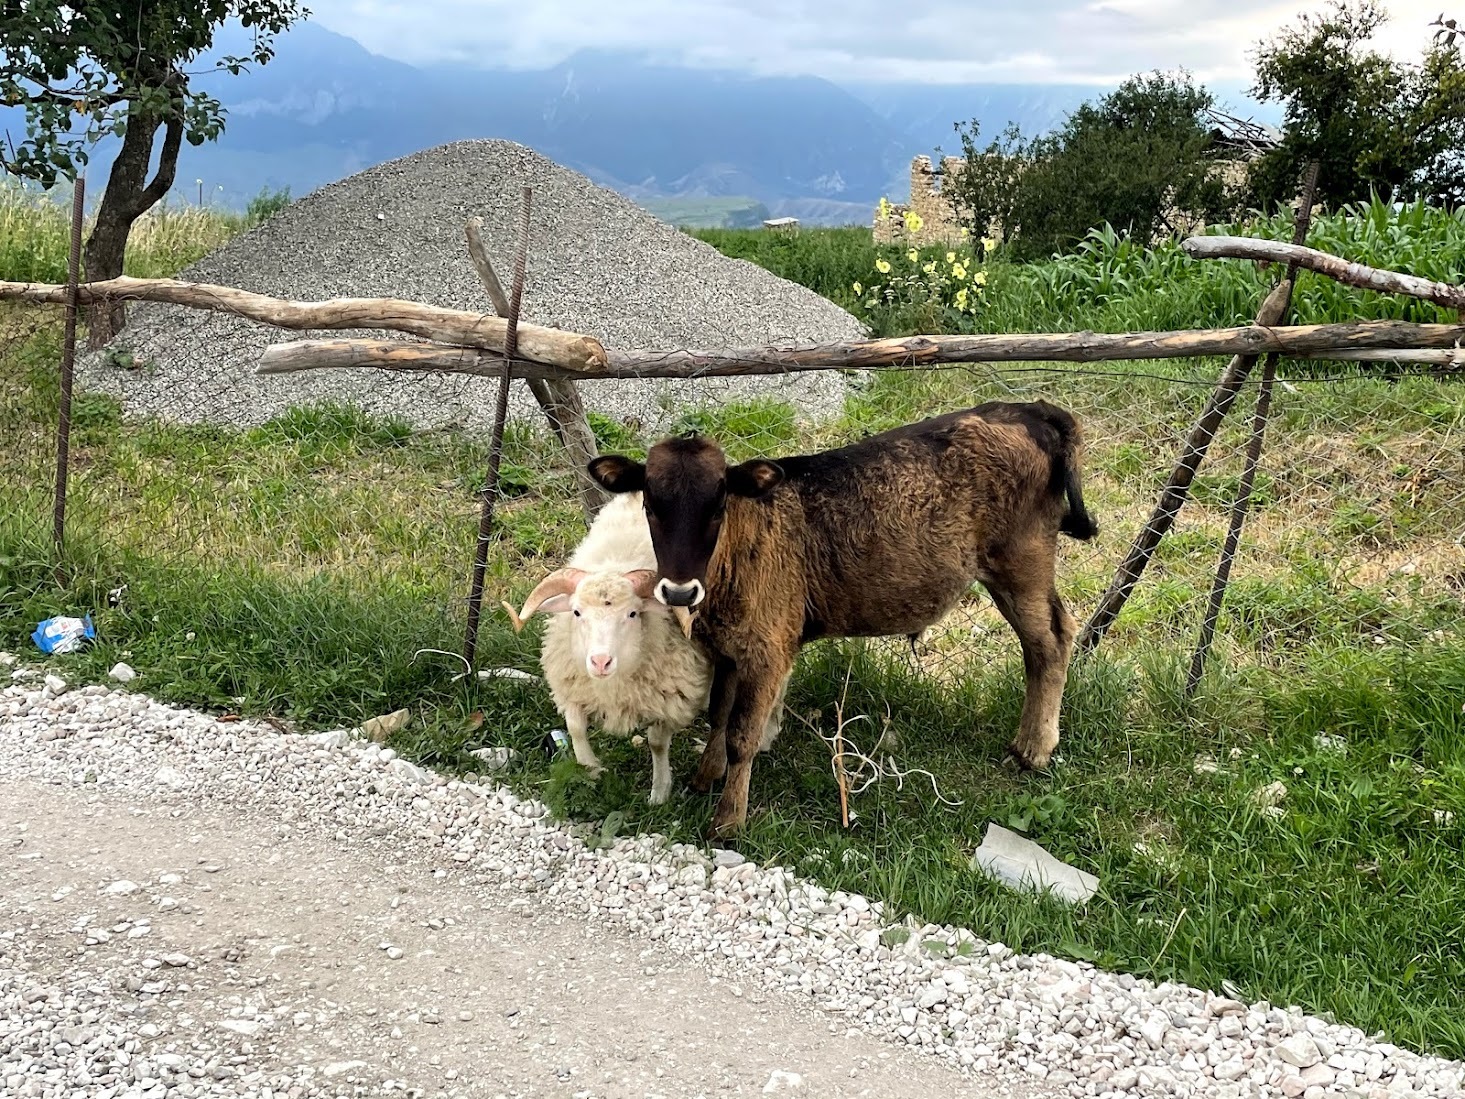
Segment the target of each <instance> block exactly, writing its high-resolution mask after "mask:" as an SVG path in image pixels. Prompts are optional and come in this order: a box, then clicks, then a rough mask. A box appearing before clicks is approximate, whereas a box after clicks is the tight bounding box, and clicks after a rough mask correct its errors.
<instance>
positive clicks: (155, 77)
mask: <svg viewBox="0 0 1465 1099" xmlns="http://www.w3.org/2000/svg"><path fill="white" fill-rule="evenodd" d="M308 14H309V13H308V12H307V11H305V10H304V9H302V8H300V7H299V6H298V4H297V3H296V0H153V2H150V3H146V4H115V3H105V2H100V0H65V2H62V0H27V2H26V3H21V4H16V3H10V4H6V5H5V17H4V19H3V20H0V101H3V102H4V103H6V104H8V105H11V106H15V105H23V106H24V107H25V111H26V120H27V124H28V129H29V133H28V134H27V137H26V139H25V140H24V141H22V142H20V143H19V144H17V145H14V146H13V147H12V146H8V145H7V146H6V147H5V148H4V149H0V168H3V169H4V170H5V171H6V172H9V173H10V174H12V175H16V176H20V177H21V178H24V179H31V180H35V181H37V182H39V183H41V184H42V185H43V186H46V187H50V186H52V185H53V184H54V183H55V182H56V181H57V180H58V179H62V178H64V179H75V178H76V176H77V175H78V174H79V171H80V169H81V167H82V166H84V165H85V164H86V161H87V153H86V149H87V146H88V145H90V144H92V143H93V142H94V141H95V140H96V139H97V138H98V137H100V136H102V135H103V134H106V133H111V134H114V135H117V136H121V135H122V134H123V133H124V132H125V131H126V129H127V127H128V124H129V122H132V121H134V120H135V121H137V122H139V123H140V124H143V125H146V126H149V127H151V128H153V129H156V128H157V127H158V126H160V125H163V124H165V123H174V124H177V125H179V126H180V127H181V136H182V137H183V138H185V139H186V140H187V141H188V142H189V143H190V144H193V145H199V144H202V143H203V142H204V141H208V140H212V139H213V138H215V137H217V136H218V135H219V133H220V132H221V131H222V129H223V125H224V115H223V109H222V107H221V105H220V103H219V101H218V100H217V99H216V98H214V97H213V96H211V95H208V94H206V93H204V92H200V91H197V90H195V89H193V88H192V87H190V84H189V81H190V79H191V77H192V76H194V75H196V74H195V73H194V72H192V71H190V70H189V69H188V68H187V67H188V66H189V65H190V64H191V63H192V62H194V61H195V60H197V58H198V57H199V55H200V54H201V53H203V52H204V51H205V50H207V49H208V48H209V47H210V46H211V45H212V44H213V40H214V33H215V32H216V31H217V30H218V28H219V26H220V25H222V24H223V23H224V22H225V21H226V20H229V19H238V20H239V21H240V23H241V24H242V25H243V26H244V27H245V28H246V29H248V30H251V31H252V32H253V33H254V42H253V45H252V47H251V49H250V52H249V55H248V56H245V57H234V56H229V57H224V58H221V59H220V60H219V62H218V64H217V65H216V66H215V69H216V71H219V70H221V71H227V72H230V73H233V74H235V75H238V74H239V73H240V72H243V71H244V70H245V68H247V67H248V66H249V65H250V64H251V63H253V64H260V65H263V64H264V63H265V62H267V61H269V60H270V58H271V57H272V56H273V55H274V47H273V41H274V36H275V35H277V34H279V33H280V32H281V31H283V30H284V29H285V28H286V27H288V26H289V25H290V24H291V23H292V22H293V21H294V20H295V19H297V18H302V17H304V16H306V15H308ZM175 155H176V152H175Z"/></svg>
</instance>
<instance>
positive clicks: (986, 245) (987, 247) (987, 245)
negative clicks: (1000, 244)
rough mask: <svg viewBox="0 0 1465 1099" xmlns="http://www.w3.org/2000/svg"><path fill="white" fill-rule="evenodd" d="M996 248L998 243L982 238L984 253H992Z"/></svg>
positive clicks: (988, 238)
mask: <svg viewBox="0 0 1465 1099" xmlns="http://www.w3.org/2000/svg"><path fill="white" fill-rule="evenodd" d="M996 247H997V242H996V241H995V240H993V239H992V238H991V237H983V238H982V251H984V252H991V251H992V250H994V249H995V248H996Z"/></svg>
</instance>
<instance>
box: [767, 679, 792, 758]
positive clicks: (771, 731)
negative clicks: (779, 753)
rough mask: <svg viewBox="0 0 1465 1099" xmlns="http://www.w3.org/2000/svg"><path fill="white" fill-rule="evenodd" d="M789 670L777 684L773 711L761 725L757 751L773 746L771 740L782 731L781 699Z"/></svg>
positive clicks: (782, 698)
mask: <svg viewBox="0 0 1465 1099" xmlns="http://www.w3.org/2000/svg"><path fill="white" fill-rule="evenodd" d="M793 674H794V673H793V672H792V670H790V672H789V673H788V675H786V676H784V677H783V682H782V683H780V684H779V685H778V698H777V700H775V701H774V703H773V711H772V712H771V713H770V714H769V715H768V723H767V724H766V725H764V726H763V739H762V740H761V741H760V742H759V743H758V751H760V752H766V751H768V750H769V749H770V748H772V747H773V742H774V741H775V740H777V739H778V734H779V733H781V732H783V700H784V696H785V695H787V694H788V681H789V680H790V679H792V678H793Z"/></svg>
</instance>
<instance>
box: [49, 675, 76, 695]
mask: <svg viewBox="0 0 1465 1099" xmlns="http://www.w3.org/2000/svg"><path fill="white" fill-rule="evenodd" d="M46 690H48V691H50V692H51V694H53V695H64V694H65V693H66V692H67V691H68V690H70V687H69V686H68V685H67V683H66V680H64V679H62V678H61V677H60V676H59V675H48V676H46Z"/></svg>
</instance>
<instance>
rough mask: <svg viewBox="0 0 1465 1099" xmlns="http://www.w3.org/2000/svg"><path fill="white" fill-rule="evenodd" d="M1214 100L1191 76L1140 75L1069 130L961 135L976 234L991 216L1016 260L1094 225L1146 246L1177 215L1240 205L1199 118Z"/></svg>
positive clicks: (964, 202)
mask: <svg viewBox="0 0 1465 1099" xmlns="http://www.w3.org/2000/svg"><path fill="white" fill-rule="evenodd" d="M1213 103H1214V99H1213V97H1212V96H1211V94H1210V93H1209V92H1208V91H1206V90H1205V89H1204V88H1202V87H1197V86H1195V85H1194V84H1192V83H1191V81H1190V78H1189V77H1188V76H1182V77H1170V76H1166V75H1163V74H1161V73H1154V74H1151V75H1149V76H1135V77H1131V78H1130V79H1129V80H1126V81H1125V82H1124V83H1123V84H1122V85H1120V87H1119V88H1118V90H1116V91H1115V92H1113V93H1112V94H1110V95H1108V96H1105V97H1104V98H1103V99H1101V100H1099V101H1098V102H1096V103H1085V104H1084V105H1083V106H1081V107H1079V108H1078V110H1076V111H1074V112H1073V114H1072V115H1070V116H1069V118H1068V121H1067V122H1066V123H1065V124H1064V125H1063V127H1062V128H1060V129H1059V130H1057V131H1055V132H1054V133H1052V134H1049V135H1047V136H1044V137H1038V138H1032V139H1024V138H1023V136H1022V134H1021V132H1020V131H1019V130H1018V129H1017V127H1015V126H1010V127H1009V128H1008V129H1007V130H1006V131H1005V132H1004V133H1003V134H1002V135H1001V136H1000V137H999V138H998V139H997V140H996V141H993V142H991V143H990V144H988V145H987V146H986V147H985V148H982V147H980V146H979V145H978V144H977V140H978V135H979V132H980V128H979V125H978V124H977V123H975V122H973V123H972V124H971V125H970V127H969V128H968V129H966V130H964V131H962V129H961V127H958V130H959V131H961V141H962V151H963V154H964V155H965V156H966V160H967V168H966V170H965V171H964V172H963V174H962V177H961V179H960V180H959V181H957V182H956V183H955V184H954V187H955V193H956V198H957V203H958V205H959V207H961V208H962V209H963V210H964V211H965V213H966V215H967V216H968V217H969V218H970V222H969V226H970V228H971V229H972V231H973V232H985V231H986V229H987V228H988V226H990V225H991V224H992V222H993V220H994V219H996V220H997V221H999V222H1000V223H1001V225H1002V227H1003V232H1004V234H1005V235H1006V237H1007V242H1008V247H1009V248H1010V250H1011V253H1012V255H1013V257H1014V258H1016V259H1019V260H1034V259H1043V258H1046V257H1048V256H1050V255H1053V254H1055V253H1059V252H1066V251H1068V250H1069V249H1071V248H1073V247H1074V246H1075V245H1077V244H1078V242H1079V241H1081V240H1083V239H1084V236H1085V235H1086V234H1087V233H1088V231H1089V230H1090V229H1092V228H1093V227H1095V226H1097V225H1104V224H1108V225H1112V226H1115V227H1116V228H1118V229H1121V230H1122V231H1124V232H1125V233H1127V234H1128V235H1130V236H1132V237H1134V238H1135V239H1137V240H1140V241H1142V242H1145V243H1149V242H1151V241H1153V240H1155V239H1157V238H1158V237H1160V236H1163V235H1166V234H1169V233H1171V232H1173V231H1174V229H1175V226H1174V225H1173V224H1172V222H1171V217H1172V214H1171V211H1172V210H1175V209H1178V210H1181V211H1184V212H1185V213H1186V214H1187V215H1189V216H1198V217H1200V218H1202V219H1203V220H1206V221H1211V220H1214V219H1216V218H1219V217H1222V216H1225V215H1227V214H1228V213H1230V212H1232V211H1233V210H1234V209H1235V205H1236V203H1235V196H1233V195H1232V194H1230V193H1229V191H1228V188H1227V187H1226V185H1225V183H1224V182H1223V181H1222V179H1221V178H1220V177H1219V174H1218V173H1217V172H1216V170H1215V167H1216V165H1215V158H1214V152H1215V150H1214V149H1213V147H1212V137H1211V133H1210V130H1209V129H1208V128H1207V126H1206V125H1205V123H1204V122H1203V121H1202V112H1204V111H1206V110H1207V109H1209V108H1210V107H1211V106H1212V104H1213Z"/></svg>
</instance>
